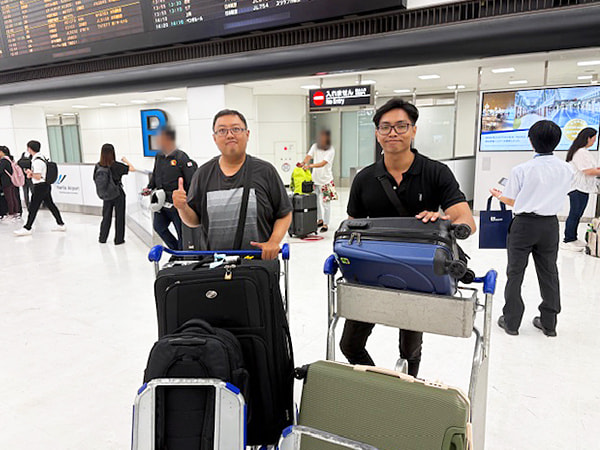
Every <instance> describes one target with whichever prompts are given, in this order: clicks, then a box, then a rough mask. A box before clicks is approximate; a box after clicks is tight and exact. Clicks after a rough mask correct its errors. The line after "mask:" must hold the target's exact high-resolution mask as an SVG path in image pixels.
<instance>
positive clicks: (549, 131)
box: [529, 120, 562, 153]
mask: <svg viewBox="0 0 600 450" xmlns="http://www.w3.org/2000/svg"><path fill="white" fill-rule="evenodd" d="M561 137H562V131H561V130H560V127H559V126H558V125H556V124H555V123H554V122H552V121H551V120H540V121H539V122H536V123H535V124H534V125H533V126H532V127H531V128H530V129H529V140H531V145H533V148H534V149H535V151H536V152H538V153H552V152H553V151H554V149H555V148H556V146H557V145H558V143H559V142H560V138H561Z"/></svg>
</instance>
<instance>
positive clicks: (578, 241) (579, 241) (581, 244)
mask: <svg viewBox="0 0 600 450" xmlns="http://www.w3.org/2000/svg"><path fill="white" fill-rule="evenodd" d="M573 244H575V245H577V246H579V247H583V248H585V247H587V242H585V241H582V240H581V239H579V240H577V241H575V242H573Z"/></svg>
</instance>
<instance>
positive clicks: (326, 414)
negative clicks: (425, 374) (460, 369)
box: [298, 361, 472, 450]
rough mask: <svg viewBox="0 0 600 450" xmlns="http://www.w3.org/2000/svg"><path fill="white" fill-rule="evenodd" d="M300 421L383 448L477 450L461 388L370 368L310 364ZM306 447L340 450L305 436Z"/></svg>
mask: <svg viewBox="0 0 600 450" xmlns="http://www.w3.org/2000/svg"><path fill="white" fill-rule="evenodd" d="M304 375H305V380H304V386H303V390H302V403H301V405H300V417H299V420H298V424H299V425H302V426H307V427H312V428H315V429H318V430H322V431H326V432H329V433H333V434H335V435H338V436H341V437H344V438H347V439H352V440H354V441H358V442H363V443H365V444H370V445H372V446H374V447H376V448H378V449H379V450H434V449H435V450H438V449H439V450H468V449H472V447H471V442H472V437H471V424H470V404H469V399H468V397H467V396H466V395H465V394H464V393H463V392H461V391H460V390H459V389H455V388H452V387H448V386H444V385H442V384H439V383H430V382H426V381H421V380H418V379H415V378H413V377H411V376H409V375H405V374H401V373H398V372H394V371H391V370H386V369H379V368H375V367H367V366H350V365H347V364H341V363H336V362H331V361H319V362H316V363H314V364H311V365H310V366H308V369H307V371H306V373H305V374H304ZM301 450H339V447H338V446H336V445H333V444H328V443H323V442H320V441H317V440H315V439H311V438H303V439H302V445H301Z"/></svg>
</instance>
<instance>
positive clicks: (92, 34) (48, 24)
mask: <svg viewBox="0 0 600 450" xmlns="http://www.w3.org/2000/svg"><path fill="white" fill-rule="evenodd" d="M140 3H141V2H140V1H139V0H138V1H133V0H66V1H65V0H21V1H12V0H0V5H1V13H2V20H3V22H4V33H5V35H6V37H5V38H6V47H7V48H6V50H7V54H8V55H9V56H20V55H25V54H29V53H34V52H41V51H44V50H51V49H60V48H68V47H73V46H77V45H81V44H86V43H89V42H93V41H98V40H103V39H107V37H111V38H114V37H119V36H127V35H130V34H135V33H141V32H143V31H144V24H143V20H142V7H141V4H140Z"/></svg>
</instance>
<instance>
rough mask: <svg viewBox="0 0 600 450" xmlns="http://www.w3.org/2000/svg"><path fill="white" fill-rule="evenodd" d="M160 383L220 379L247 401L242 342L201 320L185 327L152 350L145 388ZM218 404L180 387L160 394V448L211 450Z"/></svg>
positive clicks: (204, 394)
mask: <svg viewBox="0 0 600 450" xmlns="http://www.w3.org/2000/svg"><path fill="white" fill-rule="evenodd" d="M158 378H217V379H219V380H223V381H226V382H230V383H232V384H233V385H234V386H236V387H238V388H239V389H240V391H241V392H242V394H244V396H245V397H246V395H247V390H248V372H247V371H246V369H245V368H244V360H243V356H242V349H241V346H240V343H239V342H238V340H237V339H236V338H235V337H234V336H233V334H231V333H230V332H228V331H225V330H222V329H219V328H213V327H211V326H210V325H209V324H208V323H207V322H205V321H203V320H200V319H193V320H189V321H187V322H186V323H185V324H183V325H182V326H181V327H179V328H178V329H177V330H176V331H175V332H174V333H172V334H169V335H166V336H164V337H162V338H161V339H160V340H159V341H158V342H156V344H154V347H153V348H152V351H151V352H150V356H149V358H148V364H147V366H146V371H145V372H144V382H145V383H146V382H148V381H151V380H154V379H158ZM246 398H247V397H246ZM214 401H215V399H214V391H210V390H206V391H204V390H201V391H198V390H190V389H189V388H185V387H182V388H169V390H163V391H160V390H159V391H157V396H156V410H155V420H156V428H155V429H156V448H157V449H171V448H173V449H175V448H177V449H178V450H179V449H180V450H188V449H189V450H192V449H193V450H198V449H201V450H204V449H207V450H208V449H211V450H212V449H213V445H214V444H213V440H214V436H213V431H214V425H215V417H214V407H215V403H214Z"/></svg>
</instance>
